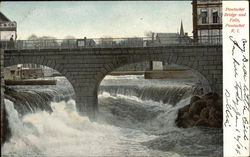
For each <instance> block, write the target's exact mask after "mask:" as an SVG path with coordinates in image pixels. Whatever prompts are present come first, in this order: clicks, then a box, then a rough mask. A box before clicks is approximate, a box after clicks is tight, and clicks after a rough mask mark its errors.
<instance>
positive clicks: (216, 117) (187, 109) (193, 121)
mask: <svg viewBox="0 0 250 157" xmlns="http://www.w3.org/2000/svg"><path fill="white" fill-rule="evenodd" d="M222 121H223V102H222V97H221V96H219V95H218V94H217V93H207V94H205V95H203V96H201V97H200V96H193V97H192V98H191V100H190V104H189V105H187V106H184V107H183V108H180V109H179V111H178V116H177V118H176V120H175V123H176V125H177V126H178V127H182V128H187V127H193V126H205V127H217V128H221V127H222Z"/></svg>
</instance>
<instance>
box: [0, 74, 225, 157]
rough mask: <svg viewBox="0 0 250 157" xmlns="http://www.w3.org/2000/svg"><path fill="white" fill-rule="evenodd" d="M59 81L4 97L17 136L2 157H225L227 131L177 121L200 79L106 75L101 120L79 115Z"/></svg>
mask: <svg viewBox="0 0 250 157" xmlns="http://www.w3.org/2000/svg"><path fill="white" fill-rule="evenodd" d="M57 80H58V84H57V85H56V86H30V87H29V86H17V87H11V88H12V89H15V90H16V91H17V92H18V93H19V94H18V95H21V97H20V96H19V98H18V99H20V100H18V101H16V102H15V103H13V102H11V101H10V100H8V99H5V104H6V109H7V113H8V115H9V116H8V121H9V123H10V128H11V134H12V137H11V138H10V140H9V141H8V142H6V143H5V144H4V145H3V147H2V156H3V157H5V156H6V157H7V156H8V157H9V156H13V157H19V156H22V157H30V156H32V157H36V156H39V157H58V156H60V157H84V156H163V157H185V156H199V157H202V156H204V157H205V156H206V157H209V156H211V157H212V156H213V157H214V156H216V157H217V156H222V150H223V132H222V129H215V128H204V127H203V128H196V127H194V128H185V129H184V128H178V127H176V126H175V124H174V121H175V118H176V116H177V111H178V109H179V108H181V107H183V106H185V105H187V104H188V103H189V101H190V98H191V97H192V95H193V94H194V89H195V86H194V85H195V83H196V80H193V79H175V80H173V79H161V80H145V79H144V78H143V76H141V75H130V76H106V77H105V79H104V80H103V81H102V83H101V85H100V87H99V94H98V104H99V113H98V117H97V121H96V122H91V121H90V120H89V119H88V118H87V117H84V116H80V115H79V114H78V113H77V111H76V108H75V100H74V98H75V96H74V92H73V88H72V87H71V85H70V84H69V82H68V81H67V80H66V79H65V78H63V77H57ZM36 101H39V103H37V102H36ZM34 106H35V107H34Z"/></svg>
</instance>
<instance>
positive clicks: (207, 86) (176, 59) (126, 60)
mask: <svg viewBox="0 0 250 157" xmlns="http://www.w3.org/2000/svg"><path fill="white" fill-rule="evenodd" d="M152 60H157V61H167V62H169V63H174V64H178V65H181V66H184V67H186V68H188V69H190V70H191V71H192V72H193V73H194V74H195V75H196V76H197V77H198V78H199V80H200V84H201V85H202V86H203V88H204V92H210V91H211V90H212V89H211V87H212V85H211V80H208V79H207V78H206V75H204V74H203V73H202V71H201V70H200V69H197V68H196V67H197V64H198V61H197V60H193V62H190V58H189V57H182V56H181V57H180V56H177V55H167V56H159V55H156V56H153V55H149V56H146V57H141V56H133V57H117V58H114V59H113V60H112V62H110V63H106V64H105V65H104V68H103V70H102V71H101V72H98V74H97V75H96V80H97V82H95V83H94V85H95V86H94V91H95V92H96V98H97V99H98V96H97V94H98V90H99V86H100V84H101V81H102V80H103V79H104V77H105V76H106V75H107V74H108V73H110V72H112V71H114V70H115V69H117V68H119V67H121V66H124V65H126V64H132V63H138V62H144V61H152ZM94 105H95V109H96V111H98V100H97V101H96V103H95V104H94Z"/></svg>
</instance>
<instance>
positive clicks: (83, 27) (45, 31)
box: [0, 1, 192, 40]
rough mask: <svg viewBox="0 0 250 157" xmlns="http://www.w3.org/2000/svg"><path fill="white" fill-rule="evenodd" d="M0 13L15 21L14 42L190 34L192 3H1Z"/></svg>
mask: <svg viewBox="0 0 250 157" xmlns="http://www.w3.org/2000/svg"><path fill="white" fill-rule="evenodd" d="M0 11H1V12H2V13H3V14H5V15H6V16H7V17H8V18H9V19H10V20H12V21H16V22H17V35H18V38H17V39H21V40H25V39H27V38H28V37H29V36H30V35H32V34H36V35H37V36H53V37H56V38H58V39H64V38H65V37H66V36H74V37H75V38H84V37H85V36H86V37H88V38H101V37H114V38H119V37H121V38H122V37H143V36H145V32H150V31H152V32H161V33H164V32H168V33H176V32H177V31H178V32H179V31H180V24H181V20H182V21H183V26H184V31H185V32H188V34H189V35H192V5H191V1H74V2H72V1H68V2H67V1H63V2H62V1H61V2H59V1H57V2H56V1H54V2H53V1H52V2H51V1H47V2H34V1H33V2H28V1H27V2H20V1H18V2H17V1H16V2H2V4H1V6H0Z"/></svg>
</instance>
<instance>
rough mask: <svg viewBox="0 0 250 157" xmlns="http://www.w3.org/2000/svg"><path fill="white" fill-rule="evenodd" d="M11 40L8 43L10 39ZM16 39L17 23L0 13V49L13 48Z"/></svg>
mask: <svg viewBox="0 0 250 157" xmlns="http://www.w3.org/2000/svg"><path fill="white" fill-rule="evenodd" d="M11 38H12V39H13V40H12V41H10V39H11ZM16 38H17V23H16V22H15V21H11V20H10V19H8V18H7V17H6V16H5V15H4V14H3V13H2V12H0V48H13V47H14V40H16Z"/></svg>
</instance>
